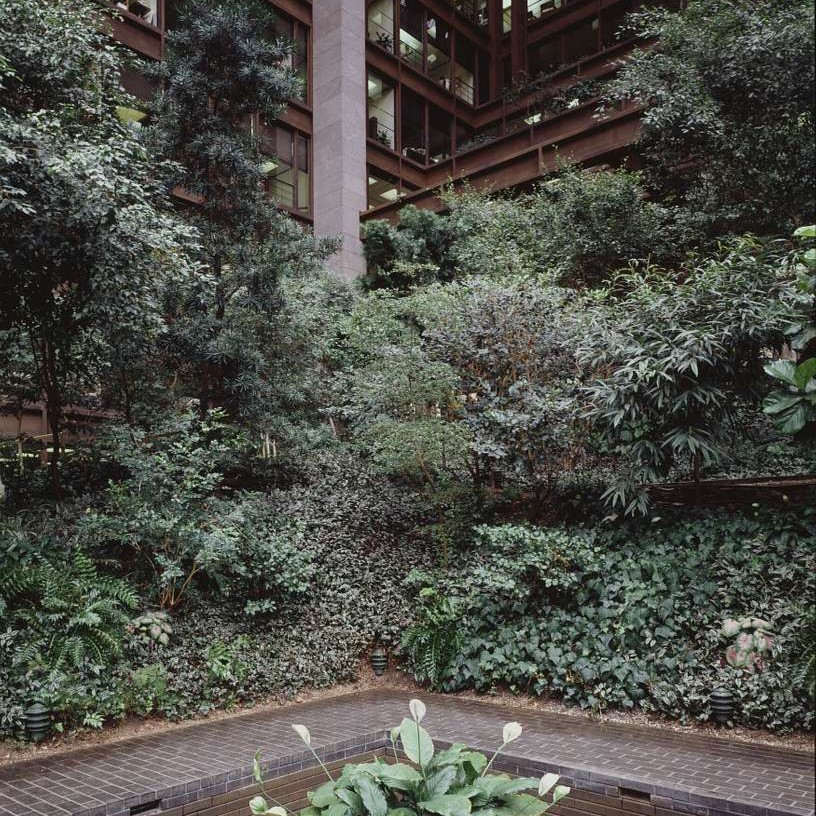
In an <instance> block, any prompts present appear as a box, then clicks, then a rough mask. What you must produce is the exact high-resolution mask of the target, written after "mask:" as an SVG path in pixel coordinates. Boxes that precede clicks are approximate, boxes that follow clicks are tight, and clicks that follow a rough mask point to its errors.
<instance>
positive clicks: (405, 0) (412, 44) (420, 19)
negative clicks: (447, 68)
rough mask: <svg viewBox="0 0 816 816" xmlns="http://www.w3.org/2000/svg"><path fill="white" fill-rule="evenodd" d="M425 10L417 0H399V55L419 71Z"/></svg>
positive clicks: (421, 63)
mask: <svg viewBox="0 0 816 816" xmlns="http://www.w3.org/2000/svg"><path fill="white" fill-rule="evenodd" d="M424 22H425V10H424V9H423V7H422V6H421V5H420V4H419V3H418V2H417V0H400V33H399V35H400V56H401V57H402V58H403V59H404V60H405V61H406V62H407V63H409V64H410V65H413V66H414V68H418V69H419V70H420V71H421V70H422V67H423V48H424V46H423V42H424V32H423V28H424Z"/></svg>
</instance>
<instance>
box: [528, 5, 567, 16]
mask: <svg viewBox="0 0 816 816" xmlns="http://www.w3.org/2000/svg"><path fill="white" fill-rule="evenodd" d="M563 4H564V0H527V17H528V18H529V19H530V20H540V19H542V18H543V17H546V16H547V15H548V14H549V13H550V12H551V11H555V10H556V9H559V8H561V6H562V5H563Z"/></svg>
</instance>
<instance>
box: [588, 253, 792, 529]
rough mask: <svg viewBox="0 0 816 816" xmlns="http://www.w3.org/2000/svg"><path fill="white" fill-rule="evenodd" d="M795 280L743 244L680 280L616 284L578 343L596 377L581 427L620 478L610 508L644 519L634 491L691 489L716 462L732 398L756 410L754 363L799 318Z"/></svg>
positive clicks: (643, 274)
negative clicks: (672, 479) (611, 457)
mask: <svg viewBox="0 0 816 816" xmlns="http://www.w3.org/2000/svg"><path fill="white" fill-rule="evenodd" d="M794 286H795V283H794V279H793V273H792V270H791V268H790V266H789V265H788V264H787V263H786V257H785V255H784V254H782V253H780V252H779V250H778V249H777V248H776V247H768V246H763V245H762V244H760V243H759V242H757V241H755V240H753V239H750V238H746V239H741V240H739V241H736V242H734V243H733V244H731V245H730V246H728V247H726V248H725V249H724V250H723V252H721V253H720V255H718V256H713V257H710V258H706V259H704V260H702V261H692V262H690V263H689V264H687V265H686V267H685V268H683V269H682V270H681V271H679V272H677V273H675V274H667V273H666V271H665V270H657V269H654V268H651V267H647V268H646V269H644V270H637V269H635V270H632V271H630V272H629V273H627V274H625V275H621V276H619V277H618V278H616V280H615V283H614V286H613V287H611V288H610V289H609V290H608V292H607V293H606V297H607V303H606V306H605V307H604V308H601V309H600V310H599V311H598V312H597V319H596V328H600V327H601V325H602V326H603V328H600V331H597V332H596V333H593V334H589V335H587V337H586V338H585V339H584V340H583V341H582V342H581V349H580V352H579V356H580V359H581V360H582V362H583V363H584V365H585V366H586V367H588V368H589V369H590V370H591V371H592V372H593V374H596V376H595V377H594V378H593V379H592V381H591V382H589V384H588V385H587V386H586V388H585V396H586V403H587V406H586V418H587V419H588V421H589V422H590V424H591V426H592V427H593V428H594V430H595V432H596V433H597V434H598V436H599V439H600V440H601V441H602V443H603V445H605V446H606V449H607V450H609V451H612V452H615V453H617V454H618V455H621V456H622V458H623V461H624V468H623V472H622V473H621V474H620V475H619V478H618V479H617V480H616V481H615V482H614V483H613V484H612V485H611V486H610V487H609V489H608V491H607V493H606V498H607V500H608V501H609V503H610V504H611V505H612V506H613V507H615V508H620V509H621V510H622V511H625V512H626V513H644V512H645V511H646V507H647V503H646V498H645V494H644V493H643V492H642V491H641V490H640V485H642V484H643V483H646V482H653V481H658V480H660V479H661V478H665V477H666V476H667V475H668V473H669V472H670V471H671V470H672V469H676V471H677V472H679V473H681V474H683V475H684V476H687V475H689V474H690V475H691V477H692V478H694V479H695V480H697V479H699V478H700V475H701V473H702V472H703V471H704V469H705V468H707V467H712V466H716V465H717V464H718V463H720V462H721V461H722V460H723V459H724V458H725V457H726V445H727V443H728V442H729V441H730V440H731V439H733V438H734V437H735V436H737V435H738V434H737V433H736V432H735V430H734V425H733V422H732V420H733V418H734V416H735V411H736V409H737V407H738V406H739V405H740V402H741V401H748V402H749V403H750V402H752V401H753V402H756V397H757V395H758V393H759V391H760V389H761V388H762V384H763V378H762V362H763V359H764V355H765V354H766V353H767V351H768V350H769V349H771V350H774V351H779V350H780V349H781V348H782V346H783V344H784V341H785V335H784V331H785V328H786V326H787V325H789V324H790V323H794V322H796V321H797V320H799V319H802V317H803V314H802V310H801V307H800V306H799V305H798V304H797V303H796V298H795V294H794Z"/></svg>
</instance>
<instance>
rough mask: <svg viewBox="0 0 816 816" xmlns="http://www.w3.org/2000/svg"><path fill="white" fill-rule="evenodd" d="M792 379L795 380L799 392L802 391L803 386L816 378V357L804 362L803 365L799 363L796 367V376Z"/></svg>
mask: <svg viewBox="0 0 816 816" xmlns="http://www.w3.org/2000/svg"><path fill="white" fill-rule="evenodd" d="M794 377H795V379H796V387H797V388H798V389H799V390H800V391H804V390H805V386H806V385H807V384H808V383H809V382H810V381H811V380H812V379H813V378H814V377H816V357H812V358H811V359H810V360H805V362H804V363H800V364H799V365H798V366H796V374H795V375H794Z"/></svg>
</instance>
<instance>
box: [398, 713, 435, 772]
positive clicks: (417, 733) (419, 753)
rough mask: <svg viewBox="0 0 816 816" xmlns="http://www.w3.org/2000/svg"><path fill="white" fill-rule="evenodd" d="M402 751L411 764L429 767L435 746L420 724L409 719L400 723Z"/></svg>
mask: <svg viewBox="0 0 816 816" xmlns="http://www.w3.org/2000/svg"><path fill="white" fill-rule="evenodd" d="M399 728H400V739H401V740H402V749H403V750H404V751H405V755H406V756H407V757H408V759H410V760H411V762H415V763H416V764H417V765H421V766H423V767H424V766H425V765H427V764H428V763H429V762H430V761H431V759H432V758H433V755H434V744H433V740H432V739H431V735H430V734H429V733H428V732H427V731H426V730H425V729H424V728H423V727H422V726H421V725H419V724H418V723H415V722H414V721H413V720H409V719H408V718H407V717H406V718H405V719H404V720H403V721H402V722H401V723H400V727H399Z"/></svg>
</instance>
